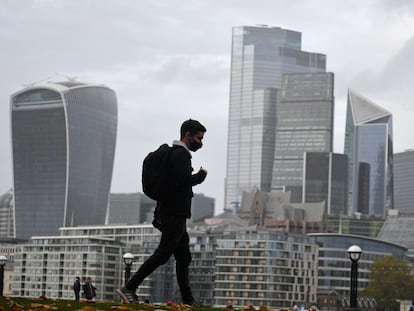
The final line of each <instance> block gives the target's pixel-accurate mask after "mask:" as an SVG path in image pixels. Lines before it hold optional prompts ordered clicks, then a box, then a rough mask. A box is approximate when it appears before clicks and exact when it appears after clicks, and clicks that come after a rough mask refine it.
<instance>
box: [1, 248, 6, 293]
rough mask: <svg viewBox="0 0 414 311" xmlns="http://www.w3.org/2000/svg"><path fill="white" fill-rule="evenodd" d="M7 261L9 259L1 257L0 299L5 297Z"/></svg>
mask: <svg viewBox="0 0 414 311" xmlns="http://www.w3.org/2000/svg"><path fill="white" fill-rule="evenodd" d="M6 261H7V257H6V256H3V255H0V297H1V296H3V281H4V265H5V264H6Z"/></svg>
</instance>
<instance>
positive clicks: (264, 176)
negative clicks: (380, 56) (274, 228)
mask: <svg viewBox="0 0 414 311" xmlns="http://www.w3.org/2000/svg"><path fill="white" fill-rule="evenodd" d="M325 67H326V56H325V55H323V54H318V53H309V52H304V51H302V50H301V33H300V32H297V31H292V30H286V29H282V28H279V27H268V26H252V27H249V26H241V27H234V28H233V35H232V57H231V77H230V104H229V124H228V145H227V146H228V147H227V171H226V182H225V188H226V189H225V197H226V198H225V207H230V206H239V205H240V200H241V195H242V192H243V191H252V189H255V188H259V189H260V190H261V191H270V189H271V183H272V172H273V161H274V150H275V136H276V132H275V131H276V116H277V111H276V105H277V102H278V97H279V96H280V94H279V91H280V90H281V86H282V75H283V74H284V73H295V72H296V73H299V72H300V73H309V72H324V71H325Z"/></svg>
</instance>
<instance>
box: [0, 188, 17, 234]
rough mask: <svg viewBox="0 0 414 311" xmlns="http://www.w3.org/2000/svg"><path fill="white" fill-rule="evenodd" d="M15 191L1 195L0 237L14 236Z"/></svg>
mask: <svg viewBox="0 0 414 311" xmlns="http://www.w3.org/2000/svg"><path fill="white" fill-rule="evenodd" d="M13 221H14V217H13V191H12V190H11V189H10V190H9V191H7V192H6V193H4V194H2V195H0V239H1V238H13V237H14V232H13V227H14V225H13Z"/></svg>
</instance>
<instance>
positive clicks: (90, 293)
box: [83, 276, 96, 300]
mask: <svg viewBox="0 0 414 311" xmlns="http://www.w3.org/2000/svg"><path fill="white" fill-rule="evenodd" d="M83 293H84V294H85V298H86V299H87V300H93V298H94V297H96V287H95V286H94V285H93V283H92V278H91V277H90V276H88V277H87V278H86V282H85V284H83Z"/></svg>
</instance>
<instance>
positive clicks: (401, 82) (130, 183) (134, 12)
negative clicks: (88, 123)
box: [0, 0, 414, 213]
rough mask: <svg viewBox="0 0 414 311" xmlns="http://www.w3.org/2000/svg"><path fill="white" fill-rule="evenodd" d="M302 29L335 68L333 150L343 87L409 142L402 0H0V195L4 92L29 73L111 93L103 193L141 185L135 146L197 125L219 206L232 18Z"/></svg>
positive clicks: (5, 183)
mask: <svg viewBox="0 0 414 311" xmlns="http://www.w3.org/2000/svg"><path fill="white" fill-rule="evenodd" d="M256 24H267V25H269V26H278V27H282V28H285V29H291V30H296V31H300V32H302V49H303V50H305V51H309V52H318V53H323V54H326V55H327V71H330V72H334V74H335V98H336V104H335V105H336V106H335V125H334V126H335V135H334V145H335V150H334V151H335V152H342V151H343V141H344V137H343V136H344V127H345V113H346V93H347V89H348V88H352V89H354V90H356V91H357V92H359V93H361V94H362V95H364V96H365V97H367V98H369V99H370V100H372V101H374V102H375V103H377V104H378V105H380V106H382V107H384V108H385V109H387V110H389V111H390V112H391V113H392V114H393V117H394V150H395V151H396V152H400V151H404V150H406V149H409V148H413V146H414V142H413V138H412V133H413V132H414V119H413V117H414V105H413V94H414V91H413V89H414V87H413V85H414V61H413V56H414V1H412V0H377V1H373V0H365V1H361V0H347V1H340V0H337V1H335V0H302V1H301V0H295V1H292V0H284V1H278V0H268V1H262V0H254V1H253V0H251V1H247V0H164V1H159V0H95V1H91V0H70V1H68V0H67V1H64V0H20V1H16V0H0V43H1V44H0V85H1V87H0V144H1V149H0V165H1V166H0V194H1V193H4V192H6V191H7V190H8V189H9V188H11V186H12V168H11V147H10V144H11V142H10V121H9V118H10V117H9V113H10V108H9V99H10V95H11V94H12V93H14V92H16V91H19V90H21V89H22V88H24V87H25V86H27V85H30V84H32V83H36V82H39V81H44V82H46V81H62V80H66V79H67V77H77V80H78V81H82V82H90V83H99V84H105V85H107V86H109V87H110V88H112V89H114V90H115V92H116V93H117V98H118V104H119V107H118V137H117V146H116V156H115V165H114V172H113V179H112V192H136V191H141V185H140V174H141V172H140V170H141V169H140V167H141V163H142V160H143V158H144V156H145V155H146V154H147V153H148V152H149V151H151V150H152V149H154V148H155V147H157V146H158V145H160V144H161V143H163V142H171V141H172V140H173V139H177V138H178V136H179V126H180V125H181V123H182V121H183V120H185V119H188V118H195V119H199V120H200V121H201V122H202V123H204V124H205V126H206V127H207V133H206V136H205V139H204V147H203V149H201V150H200V151H198V152H197V153H195V154H194V157H193V166H194V168H196V169H198V167H199V166H203V167H205V168H206V169H207V170H208V172H209V175H208V177H207V179H206V181H205V183H204V184H202V185H200V186H197V187H195V189H194V191H195V192H197V193H204V194H205V195H207V196H211V197H214V198H216V213H219V212H221V211H222V208H223V201H224V200H223V196H224V178H225V169H226V152H227V149H226V142H227V119H228V98H229V80H230V51H231V31H232V27H233V26H243V25H247V26H250V25H256Z"/></svg>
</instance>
